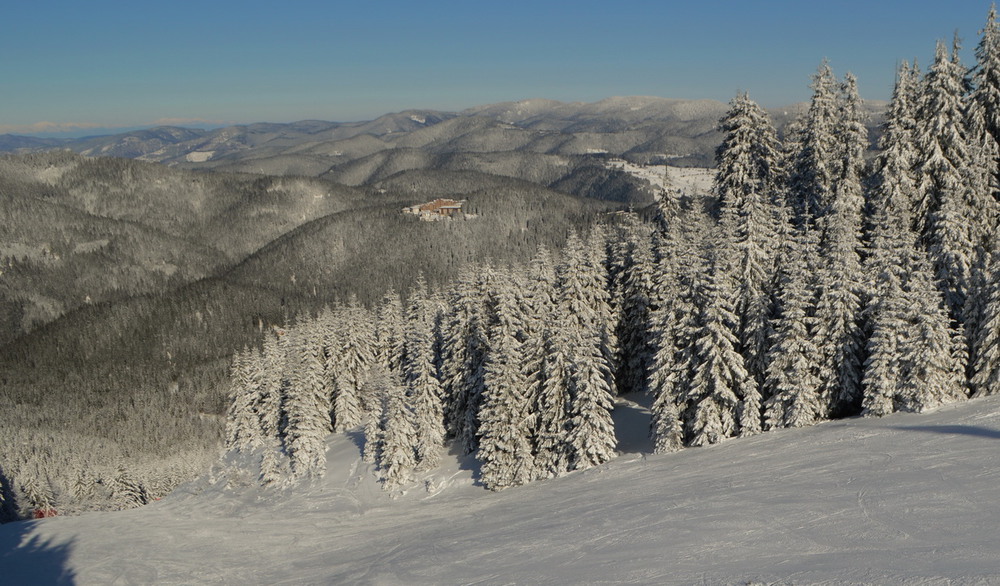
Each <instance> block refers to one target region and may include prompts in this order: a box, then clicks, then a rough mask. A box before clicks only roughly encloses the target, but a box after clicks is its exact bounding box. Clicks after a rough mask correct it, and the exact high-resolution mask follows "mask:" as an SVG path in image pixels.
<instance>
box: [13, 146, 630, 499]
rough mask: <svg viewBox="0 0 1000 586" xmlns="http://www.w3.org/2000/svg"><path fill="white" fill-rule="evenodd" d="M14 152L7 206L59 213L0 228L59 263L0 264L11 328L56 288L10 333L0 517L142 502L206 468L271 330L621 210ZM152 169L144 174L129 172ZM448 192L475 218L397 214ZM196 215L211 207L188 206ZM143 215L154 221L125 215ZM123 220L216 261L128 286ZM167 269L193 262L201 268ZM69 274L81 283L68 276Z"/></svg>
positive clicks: (461, 188) (462, 184) (544, 198)
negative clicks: (248, 352)
mask: <svg viewBox="0 0 1000 586" xmlns="http://www.w3.org/2000/svg"><path fill="white" fill-rule="evenodd" d="M52 160H55V161H58V162H60V163H61V164H63V165H64V166H65V168H66V169H68V170H66V169H64V170H63V171H62V173H61V174H60V177H66V176H68V175H70V174H71V173H74V174H76V175H77V176H79V177H85V178H87V179H86V181H87V185H88V186H87V187H86V188H82V187H79V185H80V184H81V182H82V180H74V181H73V182H69V183H65V184H53V183H52V182H46V181H42V180H39V179H38V177H39V176H40V175H43V174H44V172H45V171H46V170H49V169H50V168H53V167H52V166H50V163H51V162H52ZM6 162H7V164H8V168H12V169H14V171H12V172H10V173H9V175H12V176H14V178H16V179H18V180H20V181H22V183H20V184H16V185H14V187H12V188H11V189H10V192H9V195H8V200H9V201H11V202H12V204H11V205H12V206H19V207H18V208H17V209H22V208H27V209H29V210H31V209H34V207H41V208H42V209H45V206H55V208H54V209H56V210H59V211H61V213H62V214H64V215H66V216H67V217H68V218H69V219H67V220H66V223H65V224H62V223H58V222H52V223H46V222H45V217H40V216H34V215H26V216H25V223H24V224H23V225H20V226H17V227H10V229H11V232H8V234H7V235H6V238H9V239H10V240H9V241H8V240H5V242H11V243H14V244H16V245H19V246H24V243H26V242H27V243H37V246H39V247H40V246H42V245H43V244H48V243H53V242H54V243H56V246H58V247H57V248H55V253H56V255H57V256H58V258H55V259H52V260H49V259H47V257H45V256H43V253H42V252H39V253H38V254H37V255H36V256H37V257H38V258H36V257H35V256H31V257H28V258H24V257H21V258H11V259H10V264H9V266H8V269H9V270H10V271H11V272H10V277H11V278H10V279H9V280H5V281H4V284H5V285H8V284H9V286H10V287H11V295H10V297H9V298H8V299H9V301H8V303H9V304H10V305H9V306H10V307H12V308H14V309H12V310H11V312H10V313H11V314H12V315H13V316H14V317H15V318H17V319H19V320H21V321H14V320H12V323H16V324H22V323H24V322H23V318H22V317H21V316H23V315H24V314H25V311H24V310H22V309H20V308H22V307H30V306H29V305H28V303H29V302H30V301H31V300H32V299H36V298H37V296H38V295H42V294H44V293H45V292H46V291H54V292H55V293H53V295H55V294H65V295H66V297H65V299H67V301H65V302H64V303H65V305H63V306H60V307H59V308H58V309H59V310H58V311H56V310H53V312H52V314H51V315H46V316H45V317H47V318H48V319H45V320H37V321H36V322H32V323H31V324H30V331H29V332H28V333H27V334H21V335H16V330H15V331H14V332H13V333H14V335H13V336H12V338H13V340H12V341H10V342H8V343H7V344H5V345H4V346H3V348H2V350H0V373H2V378H0V383H2V385H0V393H2V394H3V397H4V400H5V401H6V404H8V405H9V409H8V413H9V414H10V416H9V417H7V418H4V419H3V421H2V422H0V430H2V433H0V436H2V437H3V438H5V439H4V440H3V441H2V442H0V450H2V452H0V454H2V456H0V462H3V464H2V466H0V469H2V471H3V474H4V477H5V478H7V480H6V481H4V486H5V487H6V489H5V490H7V491H8V492H7V493H6V494H7V499H6V503H7V504H6V508H5V511H6V512H5V517H6V518H12V517H16V516H21V515H26V514H30V512H31V511H32V510H47V507H48V506H49V505H52V506H53V507H54V510H58V511H60V512H63V513H68V512H73V511H76V510H80V509H81V508H93V507H102V508H104V507H112V508H118V507H125V506H133V505H136V504H141V503H144V502H147V501H149V500H151V499H152V498H155V497H157V496H160V495H162V494H164V493H165V492H166V491H167V490H169V489H170V488H171V487H173V486H174V485H176V483H177V482H179V481H181V480H183V479H186V478H190V477H192V476H194V475H195V474H197V473H198V472H199V471H200V470H202V469H204V467H205V466H207V465H208V464H209V463H210V462H211V461H212V460H213V459H214V458H215V457H216V456H217V453H218V447H219V442H220V438H221V433H222V429H223V415H224V413H225V410H226V405H227V404H226V392H227V389H228V383H226V381H225V376H226V370H227V367H228V365H229V362H230V356H231V355H232V353H233V351H234V349H236V348H239V347H241V346H242V345H244V344H250V343H253V342H254V341H255V340H259V336H260V333H261V331H262V330H263V329H265V328H266V329H269V328H270V327H272V326H274V325H283V324H285V323H286V322H288V320H291V319H293V318H294V316H296V315H309V314H313V313H315V312H317V311H319V310H320V309H321V308H322V307H324V306H325V305H330V304H333V303H335V302H336V301H337V300H338V299H340V300H346V299H347V298H348V297H349V296H351V295H356V296H358V298H360V299H361V300H362V301H372V300H377V299H379V298H380V297H381V295H382V293H383V292H384V290H385V288H387V287H394V288H396V289H397V290H405V289H407V288H408V287H410V286H411V285H412V280H413V279H414V278H415V277H416V275H417V274H418V273H421V272H422V273H423V274H425V275H426V276H427V277H428V278H430V279H434V280H435V281H438V282H446V281H448V280H449V279H451V278H453V277H454V276H455V275H456V274H457V273H458V270H459V269H460V267H461V266H462V265H463V264H465V263H467V262H469V261H470V260H477V261H478V260H482V259H486V258H490V259H494V260H495V262H499V263H507V262H523V261H526V260H527V259H528V258H529V257H530V255H531V254H532V253H533V251H534V249H535V247H536V246H538V245H539V244H546V245H548V246H552V247H558V246H561V244H562V242H563V240H564V239H565V237H566V233H567V232H568V230H569V229H570V227H571V226H574V225H581V224H583V225H585V224H588V223H590V222H592V221H593V219H594V218H595V217H597V216H598V215H600V214H602V213H604V212H606V211H608V210H611V209H614V208H613V207H609V205H608V204H606V203H604V202H602V201H599V200H596V199H584V198H579V197H576V196H571V195H567V194H564V193H558V192H554V191H550V190H547V189H545V188H544V187H540V186H538V185H535V184H532V183H527V182H523V181H514V180H511V179H509V178H504V177H498V176H489V175H484V174H473V180H467V181H459V182H457V183H454V184H452V182H451V181H450V180H448V179H446V177H447V176H448V174H447V173H445V174H444V175H443V176H442V177H445V179H434V178H433V173H430V172H428V173H427V175H428V177H427V178H426V179H425V180H424V181H420V182H409V183H406V184H404V185H400V186H392V185H389V184H387V185H386V186H385V187H381V188H373V189H369V190H364V191H362V190H356V189H354V188H349V187H344V186H341V185H338V184H335V183H330V182H327V181H323V180H318V179H308V178H270V177H262V176H240V175H224V174H211V173H210V174H202V173H191V172H187V171H178V170H171V169H167V168H164V167H161V166H158V165H153V164H149V163H141V162H134V161H125V160H122V159H82V158H79V157H77V156H75V155H65V154H55V155H48V154H46V155H31V156H30V157H27V158H24V157H11V158H10V159H7V161H6ZM55 168H58V167H55ZM53 174H54V173H53ZM147 175H148V176H149V177H150V178H151V179H152V181H151V183H152V185H150V184H149V183H147V182H146V181H139V180H136V179H134V178H135V177H136V176H139V177H143V176H147ZM122 176H125V179H122ZM129 177H131V178H133V179H132V180H127V179H128V178H129ZM32 178H34V180H32ZM411 183H412V184H413V185H412V186H411V187H407V186H408V185H411ZM416 183H419V184H420V188H417V186H416ZM449 184H452V187H451V188H450V190H449V192H448V193H449V194H450V195H453V196H455V197H459V198H461V199H465V200H467V204H466V206H467V208H466V209H467V211H468V212H469V216H468V217H467V218H466V219H455V220H453V221H449V222H423V221H420V220H419V219H417V218H415V217H413V216H405V215H404V214H402V213H401V210H402V207H403V206H404V205H410V204H413V203H417V202H420V201H425V200H426V199H429V197H430V196H429V195H428V193H435V194H440V192H438V191H436V190H437V189H438V188H439V187H440V186H445V185H449ZM63 185H69V186H70V187H67V188H64V187H62V186H63ZM22 186H23V188H22ZM104 190H107V191H110V192H112V193H111V194H109V197H112V196H114V194H115V193H117V194H118V195H117V197H119V198H121V200H120V201H121V203H120V204H119V205H118V206H107V205H106V204H102V205H106V207H105V208H103V209H102V210H100V211H102V212H103V213H104V214H105V215H103V216H99V215H96V211H97V210H92V211H91V212H88V211H86V210H83V209H79V208H81V207H84V206H85V205H87V204H88V202H92V203H93V205H97V204H96V202H97V201H98V200H100V196H101V194H102V193H103V192H104ZM423 190H427V191H426V192H425V191H423ZM50 200H51V201H53V202H55V201H58V202H59V203H49V201H50ZM32 206H34V207H32ZM170 206H175V207H176V208H177V211H176V212H174V211H171V209H170ZM194 206H199V207H200V209H201V210H203V211H204V213H196V212H193V211H191V212H188V211H187V210H190V209H191V208H192V207H194ZM135 207H146V208H152V209H157V212H156V213H155V214H151V215H149V216H147V215H145V214H136V213H135V211H134V209H135ZM213 210H214V211H213ZM336 210H343V211H336ZM331 212H332V213H331ZM109 216H111V217H109ZM46 217H47V218H48V219H49V220H50V222H51V220H52V219H53V218H60V217H62V216H57V215H53V214H49V215H48V216H46ZM185 219H186V220H187V222H185ZM143 222H144V223H143ZM106 225H110V226H111V227H112V229H116V230H118V231H119V232H113V231H109V232H107V234H108V236H107V238H106V239H107V240H108V241H109V242H108V243H107V244H105V243H103V242H102V243H98V244H93V245H92V246H93V248H94V249H95V251H89V249H87V248H86V246H85V247H84V248H83V249H82V250H77V249H78V248H79V243H80V242H83V243H84V244H85V243H88V242H92V241H93V240H95V239H97V238H99V237H100V236H101V235H103V234H105V233H104V232H100V231H99V230H101V229H105V228H102V227H103V226H106ZM119 226H125V227H128V228H131V229H132V230H133V231H137V232H138V233H139V234H140V235H141V238H143V239H142V240H139V242H140V244H145V248H144V247H142V246H130V247H128V248H127V250H129V251H131V252H132V254H136V251H145V252H143V254H146V255H148V256H152V257H154V258H160V257H158V256H155V255H169V254H174V255H177V254H180V253H182V252H183V251H184V250H186V248H184V247H183V246H187V247H188V248H191V249H193V250H204V251H206V252H205V255H206V256H207V258H208V261H211V262H208V261H205V262H204V263H203V264H204V269H203V272H201V273H199V274H192V275H191V276H190V277H187V274H188V273H184V272H181V271H180V270H178V271H177V272H175V273H174V275H173V279H172V280H170V281H168V282H167V283H166V284H163V282H162V281H152V279H146V281H140V283H141V284H145V285H146V288H140V287H138V286H132V285H131V283H130V282H127V281H123V279H124V278H123V277H122V276H121V275H127V274H128V271H130V270H136V271H137V270H139V269H144V270H147V271H155V270H156V267H157V266H158V265H156V264H155V263H151V264H153V266H152V267H150V266H148V265H147V264H145V262H142V263H140V262H139V261H133V260H132V257H128V256H126V257H124V261H122V260H120V259H119V258H118V257H115V256H110V255H108V254H107V251H108V249H112V250H114V248H113V247H114V246H115V245H119V246H121V245H122V243H123V241H122V240H121V239H122V236H120V232H121V231H122V230H123V228H119ZM15 230H17V231H15ZM73 230H77V231H79V232H82V234H84V235H83V236H77V232H74V231H73ZM108 230H110V229H108ZM167 230H169V231H170V232H171V233H167ZM63 234H65V236H62V235H63ZM95 234H96V236H95ZM149 234H154V235H158V237H159V240H156V239H154V238H152V237H151V236H149ZM32 238H34V239H35V240H31V239H32ZM138 238H139V237H137V239H138ZM161 244H163V246H162V247H161V246H160V245H161ZM182 245H183V246H182ZM49 246H52V245H51V244H49ZM101 246H103V247H104V248H101ZM258 248H259V250H258ZM66 250H69V251H71V254H69V255H66V252H65V251H66ZM248 250H249V251H250V252H249V253H247V252H246V251H248ZM72 251H76V252H75V253H74V252H72ZM95 252H96V254H102V253H104V256H100V257H99V258H101V259H102V260H103V261H104V263H103V264H99V263H97V262H93V263H88V262H82V261H80V258H79V257H81V256H83V255H85V254H88V253H89V254H91V255H95ZM45 254H48V253H45ZM63 255H66V256H63ZM67 256H68V257H69V258H67ZM84 258H86V257H84ZM167 258H172V257H167ZM195 258H198V257H195ZM142 260H143V261H145V259H142ZM176 262H177V266H179V267H184V270H185V271H193V270H194V269H195V268H197V267H198V266H199V265H197V264H196V263H193V262H191V259H190V258H185V259H178V260H177V261H176ZM45 263H47V264H45ZM128 263H133V264H138V265H139V267H138V268H136V269H132V268H130V267H131V266H132V265H131V264H128ZM53 267H54V268H53ZM60 268H62V270H63V271H76V274H77V275H79V276H78V277H77V278H74V279H72V280H70V281H64V280H63V278H64V276H65V272H59V271H58V270H56V269H60ZM154 274H155V273H154ZM4 277H5V278H7V277H8V275H7V274H5V275H4ZM182 277H185V278H182ZM115 279H118V280H115ZM123 282H124V284H121V283H123ZM93 283H96V284H97V285H98V286H93V288H90V287H89V286H88V285H91V284H93ZM15 286H19V287H21V288H20V289H14V287H15ZM102 286H103V287H105V288H104V289H102V288H101V287H102ZM86 295H90V296H91V298H90V300H87V301H84V299H85V296H86ZM33 296H34V297H33ZM77 297H78V298H79V299H77ZM71 301H75V304H73V305H71V304H70V302H71ZM26 325H27V324H26ZM26 329H28V328H26ZM81 414H84V415H83V416H81ZM12 489H13V490H15V491H16V492H17V493H18V494H19V495H20V496H18V497H16V498H15V497H14V496H12V495H11V494H10V492H9V491H10V490H12ZM26 495H27V496H26ZM32 503H34V504H32Z"/></svg>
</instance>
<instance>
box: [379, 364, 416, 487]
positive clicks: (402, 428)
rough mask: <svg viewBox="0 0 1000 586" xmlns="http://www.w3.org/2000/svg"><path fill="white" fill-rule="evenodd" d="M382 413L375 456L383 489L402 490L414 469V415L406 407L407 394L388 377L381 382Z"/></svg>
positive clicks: (393, 378)
mask: <svg viewBox="0 0 1000 586" xmlns="http://www.w3.org/2000/svg"><path fill="white" fill-rule="evenodd" d="M382 392H383V393H384V396H385V403H384V405H385V410H384V412H383V413H382V426H381V427H382V430H383V431H382V443H381V450H380V451H379V453H378V468H379V476H380V478H381V480H382V488H383V489H385V490H387V491H391V490H396V489H399V488H402V487H403V486H404V485H406V484H407V483H408V482H410V481H412V479H413V472H414V469H415V468H416V466H417V458H416V452H415V451H414V445H415V444H416V442H417V432H416V429H415V428H416V426H415V424H414V414H413V411H412V410H411V409H410V407H409V406H408V405H407V399H406V390H405V389H404V388H403V386H402V385H401V384H400V383H399V381H397V380H395V377H394V376H393V375H392V374H390V375H389V376H388V377H386V380H385V381H384V387H383V391H382Z"/></svg>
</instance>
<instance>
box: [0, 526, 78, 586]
mask: <svg viewBox="0 0 1000 586" xmlns="http://www.w3.org/2000/svg"><path fill="white" fill-rule="evenodd" d="M37 523H38V522H36V521H15V522H13V523H5V524H3V525H0V582H2V583H3V584H4V585H6V586H20V585H25V586H28V585H31V586H36V585H38V586H47V585H49V584H60V585H62V584H75V583H76V574H75V573H74V572H73V570H71V569H70V568H69V565H68V561H69V555H70V552H71V550H72V546H73V544H72V542H67V543H60V544H53V543H49V542H46V541H45V540H43V538H42V537H40V536H38V535H32V534H31V533H32V530H33V529H34V528H35V526H36V525H37Z"/></svg>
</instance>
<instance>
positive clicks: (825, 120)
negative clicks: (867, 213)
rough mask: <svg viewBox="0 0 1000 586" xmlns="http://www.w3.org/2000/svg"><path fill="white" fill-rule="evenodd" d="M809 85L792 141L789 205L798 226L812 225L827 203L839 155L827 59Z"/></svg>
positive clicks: (835, 102) (832, 83)
mask: <svg viewBox="0 0 1000 586" xmlns="http://www.w3.org/2000/svg"><path fill="white" fill-rule="evenodd" d="M811 87H812V89H813V95H812V100H811V101H810V103H809V109H808V110H807V111H806V113H805V115H804V116H803V118H802V120H800V121H799V123H798V125H797V128H796V131H797V132H796V133H795V140H794V141H792V142H793V144H795V145H796V146H797V147H798V150H797V151H796V152H795V153H794V159H793V160H792V161H791V168H790V170H789V171H790V177H789V205H790V207H791V208H792V210H793V212H794V214H795V217H796V222H797V224H798V225H799V226H800V227H802V226H805V225H807V224H810V225H811V224H812V222H813V221H814V220H815V218H817V217H818V216H820V215H821V214H822V213H823V210H824V209H825V208H827V207H828V206H829V204H830V201H831V200H832V199H833V192H834V186H835V183H836V178H837V174H838V166H839V157H840V148H839V146H838V139H837V120H838V119H839V118H840V113H839V111H838V110H839V104H838V99H837V93H838V90H837V80H836V78H835V77H834V75H833V70H832V69H831V68H830V65H829V63H827V62H826V61H824V62H823V63H822V64H820V66H819V69H818V70H817V71H816V74H815V75H814V76H813V83H812V86H811Z"/></svg>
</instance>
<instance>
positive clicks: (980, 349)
mask: <svg viewBox="0 0 1000 586" xmlns="http://www.w3.org/2000/svg"><path fill="white" fill-rule="evenodd" d="M992 258H993V261H992V262H991V263H990V268H989V270H988V271H987V273H986V274H987V275H988V280H987V283H986V287H985V288H984V291H982V292H981V293H980V295H981V297H982V298H983V304H984V310H983V313H982V320H981V322H980V325H979V328H977V331H976V338H975V340H974V344H973V346H974V348H975V358H974V363H973V365H972V377H971V380H970V383H971V386H972V391H973V393H974V395H975V396H977V397H985V396H989V395H995V394H997V393H998V392H1000V256H997V255H993V257H992Z"/></svg>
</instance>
